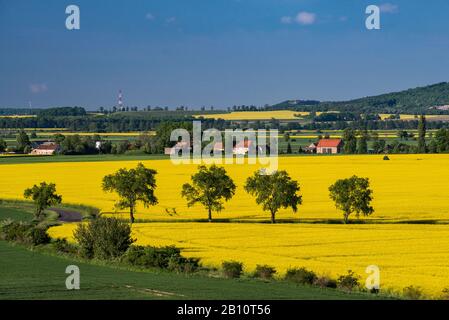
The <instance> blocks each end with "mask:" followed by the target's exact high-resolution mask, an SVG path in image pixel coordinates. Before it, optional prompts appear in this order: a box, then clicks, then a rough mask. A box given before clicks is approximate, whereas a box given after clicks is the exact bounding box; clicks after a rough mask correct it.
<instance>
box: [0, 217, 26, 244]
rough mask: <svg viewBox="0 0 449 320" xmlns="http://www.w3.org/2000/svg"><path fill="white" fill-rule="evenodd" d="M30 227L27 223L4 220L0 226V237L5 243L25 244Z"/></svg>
mask: <svg viewBox="0 0 449 320" xmlns="http://www.w3.org/2000/svg"><path fill="white" fill-rule="evenodd" d="M30 227H31V225H30V224H29V223H24V222H18V221H13V220H10V219H9V220H5V221H3V222H2V224H1V226H0V237H1V239H2V240H6V241H15V242H21V243H26V242H27V238H28V230H29V229H30Z"/></svg>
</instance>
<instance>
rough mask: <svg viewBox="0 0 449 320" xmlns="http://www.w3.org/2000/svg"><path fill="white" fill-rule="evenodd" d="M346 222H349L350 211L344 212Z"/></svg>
mask: <svg viewBox="0 0 449 320" xmlns="http://www.w3.org/2000/svg"><path fill="white" fill-rule="evenodd" d="M344 222H345V224H348V222H349V213H348V212H345V213H344Z"/></svg>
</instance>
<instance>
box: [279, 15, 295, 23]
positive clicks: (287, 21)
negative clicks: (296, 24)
mask: <svg viewBox="0 0 449 320" xmlns="http://www.w3.org/2000/svg"><path fill="white" fill-rule="evenodd" d="M292 22H293V19H292V17H287V16H285V17H282V18H281V23H283V24H290V23H292Z"/></svg>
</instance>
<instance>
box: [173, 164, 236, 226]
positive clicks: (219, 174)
mask: <svg viewBox="0 0 449 320" xmlns="http://www.w3.org/2000/svg"><path fill="white" fill-rule="evenodd" d="M191 179H192V183H191V184H190V183H185V184H184V185H183V186H182V192H181V195H182V196H183V197H184V198H186V199H187V205H188V206H189V207H191V206H193V205H195V204H196V203H200V204H202V205H203V206H204V207H205V208H206V209H207V211H208V219H209V222H211V221H212V211H216V212H219V211H221V210H222V209H223V200H225V201H228V200H230V199H231V198H232V197H233V196H234V194H235V189H236V186H235V184H234V181H232V179H231V178H230V177H229V176H228V174H227V172H226V170H225V169H224V168H222V167H218V166H216V165H212V166H210V167H209V168H207V167H206V166H199V167H198V172H197V173H195V174H194V175H192V178H191Z"/></svg>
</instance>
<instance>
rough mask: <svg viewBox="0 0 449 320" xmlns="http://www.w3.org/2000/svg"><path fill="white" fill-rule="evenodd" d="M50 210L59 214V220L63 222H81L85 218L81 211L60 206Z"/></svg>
mask: <svg viewBox="0 0 449 320" xmlns="http://www.w3.org/2000/svg"><path fill="white" fill-rule="evenodd" d="M50 210H52V211H54V212H56V213H57V214H58V215H59V219H58V220H59V221H62V222H79V221H81V220H82V219H83V216H82V215H81V213H79V212H76V211H71V210H66V209H60V208H51V209H50Z"/></svg>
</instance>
